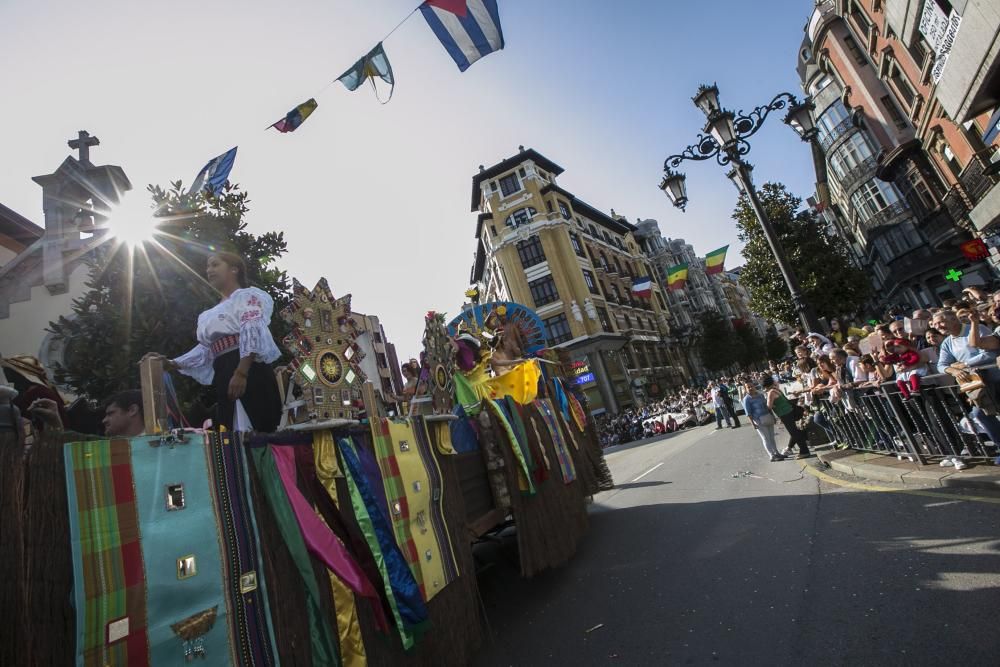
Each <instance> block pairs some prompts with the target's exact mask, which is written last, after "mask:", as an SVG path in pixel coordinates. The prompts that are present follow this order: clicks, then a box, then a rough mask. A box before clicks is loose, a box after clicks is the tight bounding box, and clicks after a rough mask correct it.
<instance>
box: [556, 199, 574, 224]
mask: <svg viewBox="0 0 1000 667" xmlns="http://www.w3.org/2000/svg"><path fill="white" fill-rule="evenodd" d="M559 213H561V214H562V217H563V220H569V219H570V218H571V217H572V216H571V215H570V214H569V205H567V204H566V202H564V201H563V200H561V199H560V200H559Z"/></svg>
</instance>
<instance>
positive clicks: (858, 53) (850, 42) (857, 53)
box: [844, 35, 868, 65]
mask: <svg viewBox="0 0 1000 667" xmlns="http://www.w3.org/2000/svg"><path fill="white" fill-rule="evenodd" d="M844 46H845V47H847V52H848V53H850V54H851V57H852V58H854V62H856V63H857V64H859V65H867V64H868V55H867V54H866V53H865V52H864V51H862V50H861V47H860V46H858V43H857V42H855V41H854V38H853V37H851V36H850V35H847V36H845V37H844Z"/></svg>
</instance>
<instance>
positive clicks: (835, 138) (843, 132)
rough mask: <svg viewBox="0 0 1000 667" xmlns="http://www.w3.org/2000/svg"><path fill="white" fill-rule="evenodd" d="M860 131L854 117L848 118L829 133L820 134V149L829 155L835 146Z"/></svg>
mask: <svg viewBox="0 0 1000 667" xmlns="http://www.w3.org/2000/svg"><path fill="white" fill-rule="evenodd" d="M857 130H858V126H857V124H856V123H855V122H854V116H853V115H852V116H848V117H847V118H845V119H844V120H842V121H840V122H839V123H837V124H836V125H834V126H833V127H832V128H831V129H830V130H829V131H827V132H820V134H819V138H818V139H817V140H818V141H819V147H820V148H821V149H822V150H823V152H824V153H829V152H830V150H832V149H833V148H834V144H838V143H839V142H840V140H841V139H844V138H846V137H848V136H849V135H851V134H853V133H854V132H856V131H857Z"/></svg>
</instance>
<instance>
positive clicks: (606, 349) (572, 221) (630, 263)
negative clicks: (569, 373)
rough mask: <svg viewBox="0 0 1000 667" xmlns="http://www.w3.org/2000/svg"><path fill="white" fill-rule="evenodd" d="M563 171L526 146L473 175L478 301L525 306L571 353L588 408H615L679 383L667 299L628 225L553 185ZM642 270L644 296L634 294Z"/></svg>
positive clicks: (553, 342) (680, 376)
mask: <svg viewBox="0 0 1000 667" xmlns="http://www.w3.org/2000/svg"><path fill="white" fill-rule="evenodd" d="M562 172H563V169H562V167H560V166H559V165H557V164H556V163H554V162H552V161H551V160H549V159H548V158H546V157H545V156H543V155H541V154H540V153H538V152H537V151H535V150H533V149H525V148H524V147H523V146H521V147H520V150H519V152H518V154H516V155H514V156H512V157H509V158H507V159H505V160H503V161H501V162H499V163H497V164H495V165H493V166H492V167H489V168H486V167H483V166H480V168H479V173H478V174H476V175H475V176H473V178H472V211H473V212H477V213H478V214H479V217H478V220H477V224H476V242H477V248H476V259H475V263H474V265H473V268H472V276H471V282H472V283H474V284H478V285H479V286H480V293H481V295H482V297H481V300H482V301H484V302H485V301H494V300H510V301H516V302H518V303H522V304H524V305H526V306H528V307H529V308H533V309H534V310H535V311H536V312H537V313H538V314H539V316H540V317H541V318H542V320H543V321H544V322H545V327H546V330H547V334H548V338H549V345H551V346H557V347H561V348H565V349H566V350H567V351H568V352H570V354H571V356H572V357H573V359H574V361H575V363H576V367H577V372H578V382H579V383H580V384H581V385H582V386H583V389H584V390H585V391H586V393H587V395H588V398H589V399H590V403H591V409H592V410H594V411H600V410H602V409H603V410H607V411H609V412H612V413H614V412H617V411H618V410H620V409H621V408H623V407H627V406H632V405H640V404H643V403H645V402H647V401H648V400H655V399H656V398H658V397H660V396H662V395H663V393H664V391H665V390H666V389H668V388H669V387H671V386H677V385H680V384H683V383H685V382H686V380H687V378H686V377H685V376H684V375H683V372H682V370H681V368H682V363H681V361H680V357H679V355H678V354H677V350H676V349H671V348H670V347H668V346H667V344H666V343H665V342H664V340H665V338H666V337H667V336H668V334H669V329H668V324H667V306H666V302H665V300H664V298H663V293H662V292H661V288H660V285H659V284H658V283H657V278H656V275H655V274H654V273H653V272H652V271H651V270H650V267H649V266H648V264H647V261H646V258H645V257H644V256H643V254H642V250H641V249H640V248H639V245H638V243H637V242H636V239H635V237H634V232H635V230H636V228H635V226H633V225H631V224H630V223H628V222H627V221H626V220H625V219H624V218H622V217H621V216H617V215H614V212H613V211H612V213H611V215H608V214H606V213H603V212H601V211H599V210H597V209H595V208H594V207H593V206H590V205H589V204H587V203H586V202H584V201H582V200H580V199H579V198H577V197H576V195H574V194H572V193H570V192H568V191H566V190H564V189H563V188H561V187H559V185H558V184H557V183H556V178H557V177H558V176H559V175H560V174H562ZM642 277H649V278H650V279H651V280H652V291H651V294H650V295H649V296H648V297H645V298H643V297H640V296H638V295H637V294H635V293H634V292H633V289H632V287H633V282H634V280H635V279H637V278H642Z"/></svg>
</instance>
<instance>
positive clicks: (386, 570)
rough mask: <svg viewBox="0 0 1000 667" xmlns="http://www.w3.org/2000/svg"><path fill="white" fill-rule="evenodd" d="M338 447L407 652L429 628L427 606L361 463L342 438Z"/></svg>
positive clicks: (349, 445) (352, 497) (349, 442)
mask: <svg viewBox="0 0 1000 667" xmlns="http://www.w3.org/2000/svg"><path fill="white" fill-rule="evenodd" d="M338 444H339V450H340V456H341V458H342V459H343V463H344V478H345V480H346V481H347V488H348V490H349V492H350V496H351V505H352V507H353V509H354V515H355V517H356V518H357V522H358V525H359V526H360V528H361V532H362V533H363V534H364V536H365V540H366V541H367V542H368V546H369V548H370V549H371V551H372V554H373V555H374V556H375V562H376V563H378V566H379V569H380V570H381V572H382V584H383V586H384V587H385V592H386V596H387V597H388V599H389V605H390V607H392V612H393V617H394V618H395V620H396V627H397V629H398V630H399V636H400V639H401V640H402V642H403V648H404V649H410V648H412V647H413V645H414V644H415V643H416V640H417V638H418V637H419V636H420V635H422V634H423V633H424V632H425V631H426V630H427V629H428V627H429V622H428V620H427V605H426V604H424V600H423V598H422V597H421V596H420V588H419V587H418V586H417V581H416V579H414V578H413V572H411V571H410V568H409V566H408V565H407V563H406V560H405V559H404V557H403V554H402V553H401V552H400V550H399V547H398V546H397V545H396V541H395V539H393V535H392V530H391V528H390V526H389V520H388V518H386V516H385V515H384V514H383V513H382V511H381V509H380V508H379V505H378V501H377V500H376V497H375V494H374V492H373V490H372V488H371V485H370V484H369V483H368V480H367V479H366V478H365V476H364V474H363V472H362V470H361V460H360V459H359V458H358V453H357V449H356V448H355V445H354V443H352V442H351V440H350V439H348V438H343V439H341V440H340V441H339V443H338Z"/></svg>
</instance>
